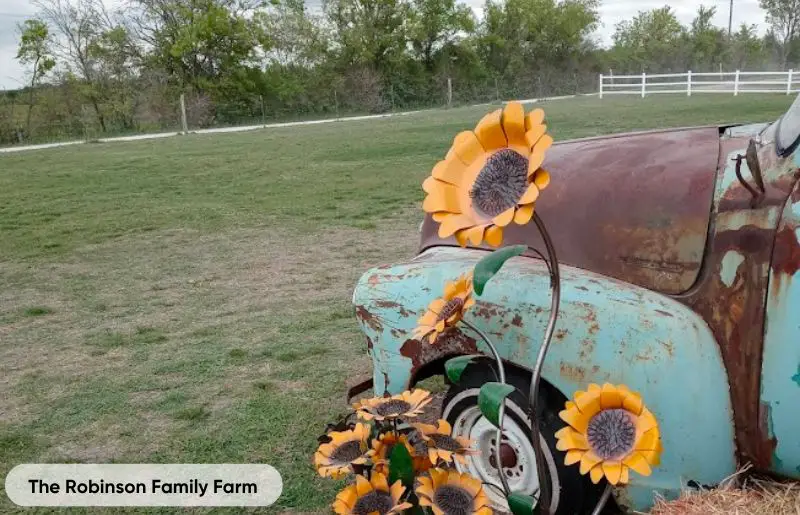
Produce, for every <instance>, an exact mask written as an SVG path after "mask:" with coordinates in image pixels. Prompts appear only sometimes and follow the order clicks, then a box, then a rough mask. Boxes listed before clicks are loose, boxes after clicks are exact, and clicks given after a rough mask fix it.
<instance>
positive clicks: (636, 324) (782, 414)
mask: <svg viewBox="0 0 800 515" xmlns="http://www.w3.org/2000/svg"><path fill="white" fill-rule="evenodd" d="M798 141H800V98H798V99H797V100H796V101H795V102H794V104H793V106H792V107H791V108H790V109H789V111H788V112H786V113H785V114H784V115H783V116H782V117H781V118H780V119H778V120H777V121H775V122H774V123H769V124H758V125H736V126H708V127H696V128H681V129H668V130H657V131H649V132H638V133H629V134H619V135H613V136H607V137H593V138H586V139H579V140H573V141H565V142H561V143H557V144H555V145H554V146H553V147H552V148H551V150H550V152H549V154H548V156H547V159H546V161H545V164H544V166H545V168H547V170H549V171H550V173H551V175H552V177H553V181H552V184H551V186H550V187H549V189H548V191H547V194H546V195H543V196H542V198H541V199H540V200H539V202H538V203H537V207H536V210H537V212H538V213H539V214H540V215H541V217H542V218H543V220H544V221H545V222H546V223H547V225H548V228H549V231H550V233H551V234H552V237H553V242H554V245H555V248H556V250H557V252H558V256H559V260H560V262H561V278H562V286H561V299H562V300H561V311H560V314H559V319H558V325H557V327H556V332H555V337H554V339H553V343H552V345H551V347H550V351H549V354H548V356H547V360H546V362H545V366H544V371H543V376H542V377H543V381H542V389H541V395H542V398H541V399H540V401H539V404H540V405H541V406H543V410H544V411H543V413H542V414H541V416H540V417H539V420H540V426H541V427H540V429H541V431H542V438H543V443H544V444H545V445H544V448H545V452H544V454H545V457H546V461H547V470H548V471H549V472H550V473H549V476H550V477H548V478H547V481H549V483H550V486H551V489H550V491H551V492H553V493H552V495H551V498H552V499H551V506H550V508H551V513H559V514H569V515H574V514H577V513H582V512H584V511H586V510H589V509H591V507H592V506H594V504H595V502H596V500H597V497H598V495H599V494H600V492H601V491H602V490H600V489H598V487H597V486H595V485H592V484H591V482H589V481H588V479H587V478H586V477H584V476H581V475H579V474H578V472H577V470H575V468H574V467H571V468H568V467H565V466H563V455H562V454H561V453H560V452H559V451H556V450H555V446H554V438H553V433H554V432H555V431H556V430H558V429H559V428H560V427H562V426H563V425H564V424H563V423H561V422H560V421H559V420H558V417H557V413H558V410H559V409H561V408H560V407H561V406H563V405H564V401H565V400H566V399H567V398H569V397H571V396H572V395H573V393H574V392H575V391H576V390H579V389H581V388H583V387H585V385H586V384H587V383H590V382H593V383H599V384H602V383H606V382H610V383H615V384H616V383H625V384H626V385H628V386H630V387H631V388H632V389H635V390H637V391H639V392H640V393H641V394H642V396H643V398H645V399H647V402H648V406H649V407H650V408H651V411H652V412H653V413H655V415H656V416H657V417H658V419H659V421H660V424H661V434H662V438H663V447H664V453H663V455H662V462H661V465H660V466H659V467H657V468H656V469H654V472H653V474H652V475H651V476H649V477H636V478H635V479H633V480H631V483H630V484H629V485H626V486H625V487H622V488H616V489H615V490H614V498H615V500H616V502H617V505H618V506H620V507H621V508H623V509H636V510H644V509H647V508H649V507H650V506H652V504H653V498H654V493H655V492H659V493H660V494H661V495H664V496H666V497H667V498H670V497H675V496H677V494H678V493H679V492H680V489H681V488H682V487H685V486H686V485H687V484H689V485H691V484H700V485H714V484H718V483H719V482H720V481H722V480H723V479H724V478H725V477H727V476H729V475H731V474H733V473H734V472H735V471H736V470H737V468H738V467H740V466H742V465H745V464H748V463H749V464H752V466H753V467H754V469H755V470H758V471H763V472H768V473H773V474H777V475H780V476H786V477H793V478H800V243H799V242H798V240H800V186H798V178H800V150H798V144H799V143H798ZM421 233H422V238H421V239H422V241H421V247H420V252H419V254H418V255H417V256H416V257H413V258H412V259H410V260H409V261H407V262H404V263H398V264H394V265H391V266H380V267H377V268H374V269H372V270H369V271H368V272H366V273H365V274H364V275H363V276H362V277H361V279H360V280H359V282H358V284H357V286H356V289H355V292H354V295H353V301H354V304H355V306H356V312H357V318H358V321H359V323H360V326H361V328H362V329H363V332H364V333H365V334H366V337H367V342H368V347H369V353H370V355H371V358H372V360H373V363H374V370H373V379H372V382H373V386H374V389H375V393H376V394H377V395H381V394H384V393H390V394H395V393H398V392H401V391H403V390H405V389H407V388H409V387H410V386H411V385H413V384H415V383H416V382H418V381H420V380H422V379H424V378H427V377H430V376H433V375H436V374H441V373H442V369H443V364H444V362H445V361H446V360H447V359H448V358H451V357H453V356H457V355H461V354H469V353H475V352H476V351H477V350H478V347H479V345H477V344H476V339H475V338H476V336H475V335H474V334H470V332H469V329H465V328H463V327H462V328H461V329H458V328H455V329H453V330H452V331H449V332H448V333H447V334H446V335H444V336H443V337H442V338H440V341H439V342H437V344H436V345H429V344H428V343H427V342H420V341H418V340H416V339H414V338H413V337H412V336H411V333H412V330H413V329H414V327H415V325H416V321H417V317H418V316H419V315H420V314H421V313H423V312H424V310H425V307H426V306H427V305H428V303H429V302H430V301H431V300H432V299H433V298H435V297H436V296H437V295H438V293H439V291H440V289H441V287H442V285H443V284H444V283H445V281H447V280H452V279H454V278H455V277H457V276H458V275H459V274H461V273H464V272H466V271H469V270H470V269H472V267H473V266H474V264H475V263H476V262H477V261H478V260H479V259H480V258H481V257H482V256H484V255H485V254H486V252H487V249H488V247H478V248H475V247H473V248H460V247H459V246H458V245H457V244H456V242H455V241H454V240H453V239H452V238H450V239H441V238H439V237H438V235H437V231H436V223H435V222H433V221H432V220H431V218H430V216H428V217H427V218H426V220H425V221H424V223H423V225H422V228H421ZM505 241H506V242H507V243H508V244H514V243H523V244H527V245H529V246H531V247H534V248H535V247H539V248H541V244H542V242H541V241H540V237H539V235H538V232H537V231H536V230H535V228H533V227H532V226H510V227H509V228H507V232H506V236H505ZM548 280H549V275H548V271H547V268H546V266H545V264H544V263H543V261H542V260H540V259H538V258H537V257H536V256H535V255H531V256H527V255H525V256H521V257H517V258H514V259H512V260H511V261H509V262H508V263H507V264H506V266H505V267H504V268H503V270H502V271H501V272H500V273H499V274H498V275H497V276H496V277H495V278H494V279H492V281H493V284H492V287H491V288H490V289H489V290H488V291H487V292H486V293H485V295H484V296H482V297H480V298H479V299H478V302H477V304H476V305H475V307H474V309H473V310H472V311H471V313H470V315H469V317H470V321H471V322H472V323H473V324H474V325H475V326H476V327H478V328H480V329H481V330H482V331H484V332H485V333H487V334H489V335H490V336H491V337H493V338H494V340H495V342H496V345H497V346H498V348H499V351H500V354H501V355H502V357H503V359H504V360H505V361H506V366H507V369H508V370H509V371H510V372H509V373H510V376H511V379H510V380H511V381H512V382H513V383H515V384H516V385H517V386H518V388H519V390H521V391H522V392H527V391H528V386H527V385H528V382H529V378H530V373H531V372H530V371H531V369H532V368H533V363H534V361H535V359H536V355H537V352H538V350H539V346H540V344H541V342H542V334H543V332H544V330H545V323H546V321H547V318H548V310H549V306H550V299H549V286H548ZM487 377H488V376H487V372H486V370H485V369H484V368H483V367H482V366H481V365H475V366H472V367H470V368H469V369H468V371H467V374H466V379H464V380H462V382H461V383H460V384H458V385H451V386H450V390H449V391H448V392H447V394H446V397H445V399H444V401H443V408H442V409H443V415H442V416H443V418H446V419H447V420H448V421H449V422H450V423H451V425H452V427H453V432H454V433H455V434H456V435H458V436H467V437H469V438H471V439H473V440H475V441H477V444H478V446H479V448H480V450H481V451H482V452H481V453H480V455H476V456H473V457H471V458H470V459H469V460H468V462H467V464H466V465H463V466H462V468H463V469H466V470H467V471H469V472H470V473H472V474H473V475H475V476H477V477H478V478H481V479H483V480H485V481H491V480H492V478H493V477H495V478H496V474H497V469H496V467H495V465H496V464H495V462H494V446H495V445H497V444H499V445H501V446H502V451H503V452H502V456H503V460H504V463H503V465H504V470H505V472H506V474H507V478H508V480H509V483H510V484H511V486H512V489H513V490H514V491H521V492H525V493H528V494H531V495H532V494H534V493H535V492H536V491H537V489H538V484H539V481H540V478H539V477H537V473H536V465H535V461H534V460H535V457H534V453H533V451H532V449H531V446H530V443H529V441H528V438H527V434H528V432H529V428H528V426H527V424H528V422H527V418H526V417H525V416H524V409H523V406H526V405H527V401H526V399H524V398H523V397H521V395H522V394H521V393H517V394H515V395H517V397H516V399H515V398H514V396H513V395H512V397H511V398H512V402H511V405H510V408H509V410H508V412H509V415H510V419H511V420H509V421H508V423H507V426H506V429H507V431H506V432H507V435H506V437H505V439H504V441H502V442H496V441H495V432H494V428H493V427H492V426H491V424H489V423H488V422H487V421H486V420H485V419H484V417H483V416H482V415H481V413H480V410H479V408H478V406H477V394H478V388H479V387H480V385H481V384H482V383H483V382H484V381H486V380H487ZM505 460H507V461H505ZM493 501H494V502H495V503H496V504H497V505H498V506H502V504H503V502H504V500H503V499H502V496H495V498H494V499H493Z"/></svg>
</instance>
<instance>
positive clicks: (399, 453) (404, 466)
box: [389, 445, 414, 488]
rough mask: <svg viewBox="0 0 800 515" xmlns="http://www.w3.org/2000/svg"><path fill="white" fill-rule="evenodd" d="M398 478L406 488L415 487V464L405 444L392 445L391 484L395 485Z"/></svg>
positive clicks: (390, 462)
mask: <svg viewBox="0 0 800 515" xmlns="http://www.w3.org/2000/svg"><path fill="white" fill-rule="evenodd" d="M398 479H399V480H400V481H402V483H403V486H405V487H406V488H413V487H414V464H413V463H412V461H411V454H409V453H408V449H407V448H406V446H405V445H395V446H394V447H392V454H391V455H390V456H389V484H390V485H393V484H394V482H395V481H397V480H398Z"/></svg>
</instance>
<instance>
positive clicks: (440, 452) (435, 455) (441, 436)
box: [414, 419, 478, 465]
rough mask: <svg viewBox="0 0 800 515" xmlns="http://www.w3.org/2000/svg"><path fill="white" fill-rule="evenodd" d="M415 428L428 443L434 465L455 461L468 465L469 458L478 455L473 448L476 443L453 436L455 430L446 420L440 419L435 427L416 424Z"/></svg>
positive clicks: (430, 457)
mask: <svg viewBox="0 0 800 515" xmlns="http://www.w3.org/2000/svg"><path fill="white" fill-rule="evenodd" d="M414 428H415V429H416V430H417V431H419V432H420V433H421V434H422V438H423V439H424V440H425V442H427V444H428V457H429V459H430V461H431V463H433V464H434V465H436V464H437V463H439V460H442V461H444V462H445V463H451V462H452V461H453V460H458V461H459V462H460V463H466V461H467V459H466V457H467V456H469V455H472V454H478V452H477V451H475V450H474V449H473V448H472V446H473V444H474V442H472V441H471V440H469V439H467V438H464V437H463V436H458V437H455V438H453V437H452V436H451V433H452V430H453V428H452V427H450V424H449V423H448V422H447V421H446V420H444V419H440V420H439V422H438V423H437V425H435V426H434V425H432V424H415V425H414Z"/></svg>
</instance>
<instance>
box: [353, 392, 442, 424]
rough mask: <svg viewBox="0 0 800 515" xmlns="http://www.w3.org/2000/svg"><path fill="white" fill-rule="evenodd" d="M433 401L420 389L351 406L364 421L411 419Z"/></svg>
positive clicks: (428, 394)
mask: <svg viewBox="0 0 800 515" xmlns="http://www.w3.org/2000/svg"><path fill="white" fill-rule="evenodd" d="M432 400H433V399H432V398H431V393H430V392H428V391H425V390H421V389H415V390H414V391H408V390H406V391H405V392H403V393H401V394H398V395H394V396H392V397H373V398H372V399H365V400H363V401H358V402H356V403H355V404H353V408H354V409H355V410H356V411H357V413H358V416H359V417H361V418H362V419H364V420H372V419H375V420H392V419H396V418H413V417H416V416H419V415H420V414H422V408H424V407H425V406H427V405H428V403H429V402H431V401H432Z"/></svg>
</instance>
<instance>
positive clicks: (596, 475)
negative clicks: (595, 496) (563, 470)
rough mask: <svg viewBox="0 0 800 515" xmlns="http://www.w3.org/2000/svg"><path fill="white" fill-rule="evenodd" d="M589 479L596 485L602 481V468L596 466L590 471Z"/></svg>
mask: <svg viewBox="0 0 800 515" xmlns="http://www.w3.org/2000/svg"><path fill="white" fill-rule="evenodd" d="M589 477H591V478H592V483H594V484H597V483H599V482H600V480H601V479H603V466H602V465H600V464H597V465H595V466H594V468H593V469H592V470H590V471H589Z"/></svg>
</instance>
